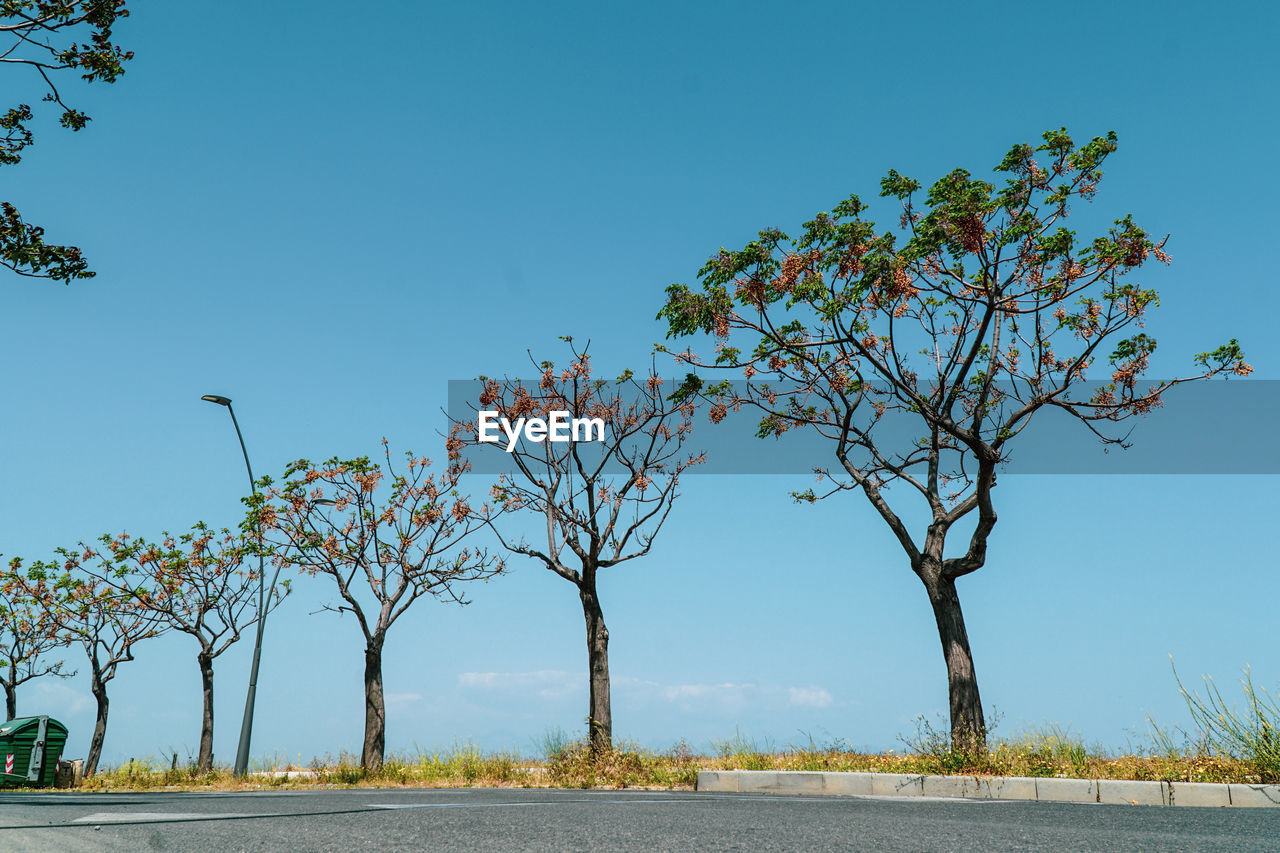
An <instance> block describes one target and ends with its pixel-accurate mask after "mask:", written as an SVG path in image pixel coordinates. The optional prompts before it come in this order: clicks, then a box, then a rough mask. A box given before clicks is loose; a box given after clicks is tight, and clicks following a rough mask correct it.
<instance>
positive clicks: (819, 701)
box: [787, 687, 832, 708]
mask: <svg viewBox="0 0 1280 853" xmlns="http://www.w3.org/2000/svg"><path fill="white" fill-rule="evenodd" d="M787 691H788V692H789V693H790V694H791V704H792V705H799V706H802V707H808V708H826V707H827V706H829V705H830V704H831V702H832V698H831V694H830V693H828V692H827V691H826V689H825V688H822V687H788V688H787Z"/></svg>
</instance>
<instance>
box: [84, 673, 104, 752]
mask: <svg viewBox="0 0 1280 853" xmlns="http://www.w3.org/2000/svg"><path fill="white" fill-rule="evenodd" d="M89 690H90V692H92V693H93V698H94V699H95V700H97V703H98V716H97V719H96V720H95V721H94V724H93V737H92V738H91V739H90V741H89V757H88V758H86V759H85V760H84V775H86V776H92V775H93V774H94V773H96V772H97V770H98V759H99V758H101V757H102V742H103V741H104V740H106V738H107V705H108V702H107V685H106V684H105V683H103V682H102V680H101V679H100V678H99V677H98V675H97V674H96V673H95V674H94V676H93V682H92V683H91V684H90V685H89Z"/></svg>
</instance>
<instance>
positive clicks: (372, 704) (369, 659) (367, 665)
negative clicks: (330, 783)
mask: <svg viewBox="0 0 1280 853" xmlns="http://www.w3.org/2000/svg"><path fill="white" fill-rule="evenodd" d="M386 740H387V704H386V700H385V699H384V698H383V695H382V640H381V639H380V638H379V639H377V640H370V641H369V643H368V645H367V646H366V647H365V650H364V750H363V752H362V753H361V756H360V766H361V767H363V768H364V769H365V771H366V772H368V771H374V770H378V769H379V768H381V767H382V758H383V751H384V749H385V747H386Z"/></svg>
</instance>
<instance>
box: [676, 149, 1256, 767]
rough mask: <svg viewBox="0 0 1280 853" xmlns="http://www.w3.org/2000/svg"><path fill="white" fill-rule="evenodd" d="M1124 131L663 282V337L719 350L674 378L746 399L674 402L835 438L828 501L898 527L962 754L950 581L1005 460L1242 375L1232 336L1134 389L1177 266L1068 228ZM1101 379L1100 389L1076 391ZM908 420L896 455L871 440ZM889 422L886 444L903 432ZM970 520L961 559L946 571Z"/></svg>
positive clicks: (849, 215)
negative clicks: (1043, 426)
mask: <svg viewBox="0 0 1280 853" xmlns="http://www.w3.org/2000/svg"><path fill="white" fill-rule="evenodd" d="M1115 150H1116V137H1115V134H1114V133H1112V134H1108V135H1107V136H1106V137H1097V138H1094V139H1092V140H1090V141H1089V142H1087V143H1084V144H1083V145H1077V144H1076V143H1075V142H1074V141H1073V140H1072V139H1071V137H1070V136H1069V135H1068V134H1067V132H1066V131H1065V130H1057V131H1050V132H1047V133H1045V134H1044V136H1043V141H1042V143H1041V144H1039V145H1037V146H1032V145H1027V144H1021V145H1015V146H1013V147H1012V148H1011V149H1010V150H1009V153H1008V154H1007V155H1006V156H1005V157H1004V159H1003V160H1001V162H1000V163H999V164H998V165H997V166H996V168H995V171H996V172H997V173H998V174H1000V175H1001V176H1003V178H1004V181H1003V186H997V185H995V184H992V183H988V182H986V181H982V180H979V179H977V178H974V177H973V176H972V175H971V174H970V173H969V172H968V171H966V170H964V169H956V170H954V171H952V172H951V173H950V174H948V175H946V176H944V177H943V178H941V179H940V180H938V181H937V182H935V183H934V184H933V185H932V186H931V187H930V188H929V189H928V191H927V192H924V193H923V196H924V198H923V199H921V198H920V196H921V185H920V184H919V183H918V182H916V181H915V180H912V179H910V178H907V177H905V176H903V175H900V174H898V173H897V172H893V171H891V172H890V173H889V174H888V176H886V177H885V178H884V179H883V180H882V181H881V195H882V196H884V197H887V198H892V199H896V200H897V202H898V204H899V205H900V212H899V217H898V222H897V224H898V228H897V229H896V231H895V230H880V231H878V230H877V228H876V225H875V223H874V222H873V221H871V220H869V219H867V218H865V216H864V214H865V213H866V211H867V208H866V206H865V205H864V204H863V202H862V201H861V200H860V199H859V198H858V197H857V196H850V197H849V198H848V199H846V200H845V201H843V202H841V203H840V204H839V205H837V206H836V207H835V208H834V209H833V210H832V211H831V212H830V213H825V212H824V213H819V214H818V215H817V216H816V217H814V218H813V220H811V221H809V222H807V223H805V224H804V230H803V233H802V234H801V235H800V236H799V237H798V238H797V239H792V238H790V237H788V236H787V235H786V234H784V233H782V232H781V231H779V230H776V229H769V230H765V231H761V232H760V234H759V239H757V240H754V241H752V242H750V243H748V244H747V245H746V246H745V247H744V248H742V249H740V250H737V251H729V250H725V249H721V250H720V251H719V252H718V253H716V254H715V255H714V256H713V257H712V258H711V259H710V260H709V261H708V262H707V264H706V265H705V266H704V267H703V268H702V270H701V271H700V273H699V278H700V280H701V284H702V287H701V288H700V289H697V290H695V289H693V288H690V287H689V286H687V285H685V284H673V285H671V286H670V287H669V288H668V289H667V301H666V304H665V305H664V307H663V308H662V310H661V311H660V312H659V317H660V318H661V319H664V320H666V321H667V323H668V331H669V336H673V337H680V336H685V335H691V334H694V333H699V332H700V333H705V334H708V335H710V336H711V337H712V338H713V340H714V341H715V352H714V354H712V355H707V356H701V355H699V354H697V353H695V352H694V351H692V350H690V349H686V350H684V351H681V352H677V353H676V354H675V355H676V358H677V359H679V360H680V361H682V362H684V363H686V364H689V365H692V366H695V367H702V368H724V369H727V370H733V371H736V372H738V373H739V374H740V375H741V376H742V377H743V378H744V379H745V382H738V383H730V382H728V381H717V382H714V383H707V382H705V381H704V380H703V379H702V378H701V377H699V376H697V375H694V374H691V375H690V376H689V378H688V380H687V381H686V383H685V385H684V387H683V388H682V394H683V395H686V396H692V395H697V394H701V395H704V396H706V397H708V398H710V400H711V401H712V403H713V404H714V405H713V406H712V409H711V417H712V419H713V420H716V419H719V418H722V417H724V416H725V415H726V414H727V413H729V412H730V411H733V410H750V409H754V410H756V411H757V412H758V413H759V415H760V421H759V435H761V436H762V437H763V436H769V435H781V434H783V433H786V432H787V431H789V430H794V429H801V428H803V429H809V430H816V431H817V432H818V433H819V434H821V435H823V436H825V437H827V438H828V439H830V441H831V446H832V448H833V450H834V457H835V458H834V461H835V464H834V465H827V466H821V467H819V468H818V469H817V474H818V476H819V479H820V481H821V483H822V484H823V486H822V488H821V489H817V490H809V491H806V492H803V493H800V494H797V495H796V497H797V498H799V499H802V500H809V501H813V500H818V499H821V498H824V497H827V496H829V495H832V494H835V493H837V492H842V491H846V490H856V491H860V492H861V493H862V494H863V495H865V497H866V498H867V499H868V500H869V501H870V503H871V504H872V506H873V507H874V508H875V510H876V511H877V512H878V513H879V515H880V516H881V518H883V519H884V521H885V522H886V523H887V524H888V526H889V528H890V529H891V530H892V531H893V533H894V535H895V537H896V538H897V540H898V542H899V543H900V544H901V546H902V548H903V550H904V551H905V552H906V555H907V557H908V559H909V562H910V566H911V568H912V570H913V571H914V572H915V573H916V574H917V575H918V576H919V577H920V579H921V580H922V581H923V583H924V585H925V588H926V590H927V592H928V594H929V597H930V600H931V602H932V604H933V607H934V611H935V616H936V618H937V622H938V628H939V633H940V637H941V639H942V644H943V650H944V657H945V659H946V663H947V670H948V680H949V685H950V696H951V720H952V735H953V741H954V742H955V743H956V745H957V746H960V745H963V743H965V742H970V743H977V744H979V745H980V744H981V743H982V742H983V740H984V738H985V723H984V720H983V716H982V707H981V702H980V700H979V697H978V690H977V680H976V676H975V675H974V672H973V665H972V658H971V655H970V651H969V644H968V638H967V634H966V632H965V629H964V623H963V618H962V617H961V614H960V608H959V599H958V597H957V596H956V593H955V589H954V581H955V580H956V578H959V577H961V576H963V575H965V574H968V573H970V572H973V571H975V570H977V569H978V568H980V567H981V566H982V565H983V563H984V561H985V559H986V547H987V538H988V535H989V534H990V533H991V531H992V528H993V527H994V526H995V523H996V513H995V509H994V507H993V505H992V501H991V489H992V487H993V486H994V485H995V482H996V473H997V468H998V466H999V465H1000V463H1001V462H1002V461H1004V460H1006V459H1007V458H1008V453H1009V448H1010V445H1011V442H1013V439H1014V438H1016V437H1017V436H1018V435H1019V434H1020V433H1021V432H1022V431H1023V430H1024V429H1025V428H1026V427H1027V425H1028V424H1029V423H1030V421H1031V419H1032V417H1033V416H1034V415H1035V414H1036V413H1037V412H1038V411H1040V410H1042V409H1046V408H1056V409H1059V410H1062V411H1065V412H1067V413H1068V414H1069V415H1071V416H1074V417H1075V418H1077V419H1079V420H1080V421H1081V422H1083V423H1084V424H1086V425H1087V426H1088V427H1089V428H1090V429H1092V430H1094V432H1095V433H1096V434H1098V435H1099V436H1100V437H1101V438H1103V439H1104V440H1106V441H1109V442H1117V443H1118V442H1121V441H1122V439H1120V438H1117V437H1114V436H1110V435H1108V434H1107V432H1106V431H1105V429H1103V427H1105V426H1106V423H1107V422H1116V421H1122V420H1124V419H1127V418H1130V417H1132V416H1134V415H1139V414H1144V413H1146V412H1148V411H1150V410H1152V409H1153V408H1155V407H1157V406H1159V405H1160V398H1161V395H1162V394H1163V393H1164V392H1166V391H1167V390H1168V389H1169V388H1170V387H1172V386H1173V385H1176V384H1178V383H1180V382H1187V381H1191V380H1195V379H1203V378H1206V377H1209V376H1215V375H1218V374H1226V375H1246V374H1248V373H1249V372H1250V370H1251V368H1250V367H1249V366H1248V365H1247V364H1246V363H1245V362H1244V361H1243V358H1242V354H1241V351H1240V346H1239V344H1238V343H1237V342H1236V341H1235V340H1232V341H1230V342H1228V343H1227V344H1224V345H1223V346H1220V347H1218V348H1217V349H1214V350H1211V351H1209V352H1204V353H1201V354H1199V355H1197V356H1195V359H1194V361H1195V365H1196V370H1195V372H1194V374H1193V375H1191V376H1187V377H1184V378H1177V379H1170V380H1164V381H1159V382H1151V383H1144V382H1143V375H1144V373H1145V371H1146V370H1147V369H1148V367H1149V360H1150V356H1151V354H1152V353H1153V352H1154V351H1155V348H1156V340H1155V338H1154V337H1152V336H1151V335H1149V334H1148V333H1147V332H1146V330H1145V321H1146V317H1147V314H1148V311H1149V310H1150V309H1151V308H1152V307H1154V306H1155V305H1156V304H1157V302H1158V299H1157V294H1156V291H1155V290H1152V289H1150V288H1148V287H1146V286H1144V285H1143V284H1142V283H1140V282H1139V281H1138V278H1137V277H1138V275H1139V273H1140V272H1141V271H1142V270H1143V268H1144V265H1145V264H1147V263H1148V262H1149V261H1150V260H1152V259H1154V260H1157V261H1161V262H1168V260H1169V258H1168V256H1167V255H1166V254H1165V251H1164V246H1165V242H1166V239H1165V238H1156V237H1153V236H1152V235H1150V234H1148V233H1147V232H1146V231H1144V230H1143V229H1142V228H1141V227H1139V226H1138V224H1137V223H1136V222H1134V220H1133V219H1132V217H1130V216H1125V217H1123V218H1120V219H1117V220H1115V221H1114V223H1113V224H1112V225H1111V227H1110V228H1109V229H1107V231H1106V233H1105V234H1103V235H1101V236H1098V237H1095V238H1093V239H1091V240H1081V239H1080V238H1078V237H1077V235H1076V233H1075V232H1074V231H1072V230H1070V229H1068V228H1067V227H1066V225H1065V221H1066V219H1067V217H1068V214H1069V213H1070V209H1071V204H1072V202H1074V201H1076V200H1082V201H1090V200H1092V199H1093V197H1094V195H1095V193H1096V192H1097V189H1098V185H1099V183H1100V181H1101V180H1102V168H1101V167H1102V165H1103V163H1104V162H1105V161H1106V159H1107V158H1108V157H1109V156H1110V155H1111V154H1112V153H1113V152H1114V151H1115ZM1090 376H1093V377H1094V378H1095V379H1098V380H1100V381H1095V382H1092V383H1089V384H1086V379H1087V378H1089V377H1090ZM896 416H907V417H909V418H910V419H911V420H912V421H913V422H914V424H915V431H914V435H913V436H912V438H913V441H911V442H909V443H908V447H907V448H906V449H903V450H901V451H892V452H891V451H890V450H889V449H888V448H889V447H890V446H891V445H892V444H893V442H891V441H889V438H890V436H887V435H886V434H885V433H884V431H883V430H878V429H877V427H878V426H879V425H881V424H883V423H887V422H889V421H888V419H890V418H893V417H896ZM900 422H901V421H896V422H895V423H894V427H893V429H894V430H897V429H898V428H899V427H898V424H899V423H900ZM890 485H900V486H902V487H905V488H906V490H907V491H908V493H910V494H914V495H917V496H918V498H919V499H920V500H922V501H923V502H924V505H925V507H926V509H927V511H928V516H929V522H928V524H927V526H926V528H925V529H924V530H923V531H921V533H922V534H923V535H922V536H919V538H917V536H918V534H917V535H913V534H912V532H911V531H910V530H909V529H908V527H907V525H906V524H905V523H904V521H903V520H902V517H901V516H900V515H899V513H898V512H896V511H895V509H894V508H893V507H892V506H891V505H890V502H889V500H888V495H887V489H888V487H889V486H890ZM966 517H969V518H970V519H972V520H973V526H972V528H971V529H970V530H969V539H968V543H967V547H965V548H964V550H963V553H960V554H958V555H956V556H949V557H945V558H944V555H943V549H944V545H945V543H946V538H947V535H948V533H949V531H950V530H951V528H952V526H953V525H955V524H956V523H957V522H960V521H961V519H964V518H966Z"/></svg>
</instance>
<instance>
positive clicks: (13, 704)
mask: <svg viewBox="0 0 1280 853" xmlns="http://www.w3.org/2000/svg"><path fill="white" fill-rule="evenodd" d="M4 713H5V718H4V719H5V722H8V721H9V720H12V719H13V718H14V717H16V716H18V688H17V687H15V686H14V684H13V682H11V681H6V682H5V683H4Z"/></svg>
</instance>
